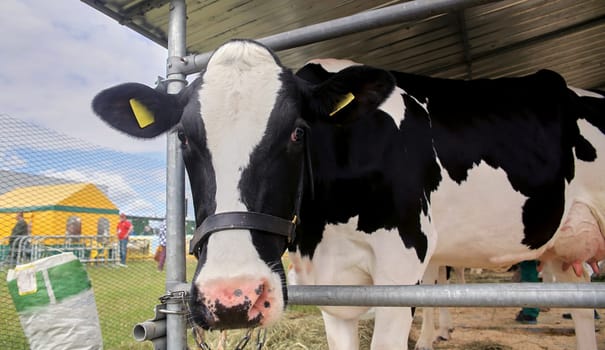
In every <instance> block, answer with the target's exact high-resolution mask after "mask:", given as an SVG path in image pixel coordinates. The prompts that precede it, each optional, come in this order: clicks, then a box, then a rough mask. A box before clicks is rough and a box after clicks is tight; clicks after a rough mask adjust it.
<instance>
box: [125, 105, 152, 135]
mask: <svg viewBox="0 0 605 350" xmlns="http://www.w3.org/2000/svg"><path fill="white" fill-rule="evenodd" d="M128 102H130V108H132V112H133V113H134V117H135V118H136V119H137V123H139V127H140V128H141V129H143V128H144V127H146V126H148V125H150V124H153V122H154V121H155V118H154V117H153V114H152V113H151V111H150V110H149V109H147V107H145V106H144V105H143V104H142V103H141V102H139V101H137V100H135V99H134V98H131V99H130V100H128Z"/></svg>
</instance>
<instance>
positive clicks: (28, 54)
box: [0, 0, 166, 154]
mask: <svg viewBox="0 0 605 350" xmlns="http://www.w3.org/2000/svg"><path fill="white" fill-rule="evenodd" d="M0 32H2V33H3V38H2V46H0V57H2V64H3V66H4V67H10V69H3V70H2V72H1V73H0V83H2V85H3V93H2V94H0V114H8V115H10V116H12V117H14V118H18V119H21V120H25V121H30V122H34V123H36V124H39V125H41V126H44V127H48V128H51V129H53V130H56V131H59V132H61V133H65V134H68V135H72V136H75V137H77V138H80V139H83V140H87V141H89V142H91V143H94V144H97V145H101V146H105V147H109V148H112V149H116V150H122V151H127V152H159V153H162V154H163V153H165V148H166V146H165V145H166V141H165V137H160V138H158V139H156V140H153V141H141V140H136V139H133V138H131V137H129V136H126V135H123V134H120V133H119V132H117V131H115V130H113V129H111V128H110V127H109V126H107V125H106V124H104V123H103V122H102V121H100V119H99V118H97V117H96V116H95V115H94V113H93V112H92V111H91V108H90V102H91V101H92V98H93V97H94V95H95V94H96V93H98V92H99V91H101V90H103V89H105V88H107V87H110V86H113V85H116V84H118V83H122V82H127V81H137V82H141V83H145V84H148V85H151V86H153V83H154V82H155V80H156V78H157V76H158V75H164V74H165V62H166V50H165V49H164V48H162V47H160V46H159V45H157V44H155V43H152V42H151V41H149V40H147V39H145V38H143V37H142V36H141V35H139V34H137V33H135V32H133V31H132V30H130V29H128V28H126V27H124V26H121V25H119V24H118V23H117V22H115V21H114V20H112V19H110V18H108V17H107V16H105V15H103V14H101V13H100V12H98V11H96V10H94V9H92V8H91V7H89V6H88V5H86V4H83V3H81V2H76V1H73V0H53V1H39V0H2V2H0ZM11 33H12V34H11Z"/></svg>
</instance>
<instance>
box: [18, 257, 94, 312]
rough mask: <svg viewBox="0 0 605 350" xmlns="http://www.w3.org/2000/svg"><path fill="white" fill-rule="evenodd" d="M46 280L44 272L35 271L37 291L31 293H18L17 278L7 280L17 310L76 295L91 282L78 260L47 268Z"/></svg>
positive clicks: (48, 303)
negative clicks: (46, 279)
mask: <svg viewBox="0 0 605 350" xmlns="http://www.w3.org/2000/svg"><path fill="white" fill-rule="evenodd" d="M47 272H48V281H45V279H44V273H43V272H41V271H38V272H36V284H37V291H36V292H35V293H31V294H25V295H20V294H19V286H18V284H17V281H18V279H14V280H12V281H9V282H8V290H9V293H10V295H11V297H12V299H13V302H14V304H15V307H16V309H17V312H21V311H25V310H28V309H31V308H37V307H43V306H47V305H50V304H51V298H52V299H54V300H53V302H52V303H54V301H55V300H56V302H60V301H61V300H63V299H65V298H68V297H71V296H74V295H77V294H79V293H81V292H83V291H86V290H88V289H90V287H91V284H90V280H89V279H88V275H87V273H86V270H84V268H83V266H82V263H81V262H80V261H79V260H72V261H69V262H67V263H64V264H61V265H58V266H54V267H51V268H49V269H48V270H47ZM47 282H50V283H49V285H50V287H51V288H52V291H51V293H49V291H48V289H47Z"/></svg>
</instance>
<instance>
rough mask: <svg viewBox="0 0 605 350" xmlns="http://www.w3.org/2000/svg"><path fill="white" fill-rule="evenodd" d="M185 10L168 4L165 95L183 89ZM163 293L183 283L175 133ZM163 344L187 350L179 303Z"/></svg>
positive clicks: (181, 185) (176, 2) (181, 172)
mask: <svg viewBox="0 0 605 350" xmlns="http://www.w3.org/2000/svg"><path fill="white" fill-rule="evenodd" d="M186 21H187V8H186V5H185V0H171V1H170V17H169V23H168V60H167V62H168V65H167V69H166V72H167V74H166V79H167V81H168V87H167V88H168V93H170V94H176V93H178V92H179V91H181V90H182V89H183V88H184V87H185V83H186V81H185V75H184V74H183V73H178V72H176V73H175V72H173V71H172V70H171V63H170V62H172V61H173V60H174V59H175V58H180V57H184V56H185V55H186V42H185V41H186V40H185V38H186ZM166 153H167V155H166V158H167V159H166V165H167V169H166V292H170V291H172V290H173V289H174V287H175V286H176V285H178V284H180V283H183V282H185V281H186V275H185V167H184V166H183V157H182V155H181V149H180V147H179V140H178V138H177V135H176V133H175V132H170V133H168V135H167V146H166ZM166 309H167V311H168V312H169V313H168V314H167V315H166V343H167V345H168V348H167V349H168V350H183V349H187V333H186V329H187V327H186V320H185V317H184V315H182V314H181V312H182V311H183V310H182V309H183V307H182V305H181V303H168V304H167V305H166Z"/></svg>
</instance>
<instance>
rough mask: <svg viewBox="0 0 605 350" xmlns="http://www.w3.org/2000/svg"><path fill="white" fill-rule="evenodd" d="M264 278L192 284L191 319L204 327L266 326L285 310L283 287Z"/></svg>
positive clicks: (217, 280) (220, 280)
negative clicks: (278, 286)
mask: <svg viewBox="0 0 605 350" xmlns="http://www.w3.org/2000/svg"><path fill="white" fill-rule="evenodd" d="M279 291H280V292H276V290H275V288H274V287H272V285H271V283H270V282H269V281H267V280H264V279H254V278H246V279H237V280H222V279H216V280H212V281H207V282H205V283H204V285H203V287H196V286H195V285H194V286H192V290H191V295H192V298H191V300H190V305H189V307H190V311H191V317H192V320H193V321H194V322H195V323H196V324H197V325H199V326H200V327H202V328H204V329H234V328H252V327H258V326H261V327H263V326H267V325H269V324H271V323H273V322H274V321H275V320H277V319H279V317H280V316H281V314H282V312H283V301H282V295H281V294H282V293H281V288H279Z"/></svg>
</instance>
